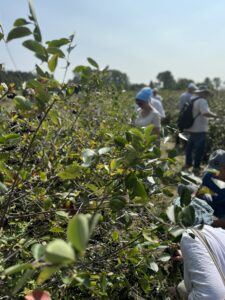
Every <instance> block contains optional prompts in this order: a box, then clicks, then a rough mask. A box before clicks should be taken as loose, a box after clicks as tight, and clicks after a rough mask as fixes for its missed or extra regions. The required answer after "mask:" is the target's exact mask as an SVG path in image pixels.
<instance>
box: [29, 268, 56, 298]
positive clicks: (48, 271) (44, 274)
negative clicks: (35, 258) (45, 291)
mask: <svg viewBox="0 0 225 300" xmlns="http://www.w3.org/2000/svg"><path fill="white" fill-rule="evenodd" d="M58 270H59V267H58V266H52V267H45V268H43V269H42V270H41V272H40V274H39V275H38V278H37V284H42V283H44V282H45V281H46V280H47V279H49V278H50V277H51V276H52V275H53V274H54V273H55V272H57V271H58ZM26 299H27V298H26ZM38 299H42V298H38Z"/></svg>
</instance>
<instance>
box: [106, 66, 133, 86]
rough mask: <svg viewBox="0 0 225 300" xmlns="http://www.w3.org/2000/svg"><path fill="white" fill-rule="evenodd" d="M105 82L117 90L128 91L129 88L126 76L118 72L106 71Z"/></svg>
mask: <svg viewBox="0 0 225 300" xmlns="http://www.w3.org/2000/svg"><path fill="white" fill-rule="evenodd" d="M105 80H106V81H108V83H110V84H115V86H116V87H117V88H119V89H128V88H129V86H130V82H129V78H128V76H127V74H126V73H122V72H120V71H118V70H108V72H107V75H106V76H105Z"/></svg>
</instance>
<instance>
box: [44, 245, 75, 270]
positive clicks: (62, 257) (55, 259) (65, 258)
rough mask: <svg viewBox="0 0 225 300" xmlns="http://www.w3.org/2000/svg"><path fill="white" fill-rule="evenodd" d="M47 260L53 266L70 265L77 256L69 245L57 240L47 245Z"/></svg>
mask: <svg viewBox="0 0 225 300" xmlns="http://www.w3.org/2000/svg"><path fill="white" fill-rule="evenodd" d="M45 258H46V260H47V261H49V262H51V263H53V264H68V263H72V262H74V261H75V254H74V251H73V248H72V247H71V246H70V245H69V244H68V243H66V242H65V241H63V240H60V239H56V240H54V241H52V242H50V243H49V244H48V245H47V247H46V250H45Z"/></svg>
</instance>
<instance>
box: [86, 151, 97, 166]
mask: <svg viewBox="0 0 225 300" xmlns="http://www.w3.org/2000/svg"><path fill="white" fill-rule="evenodd" d="M96 156H97V153H96V152H95V151H94V150H92V149H84V150H83V151H82V160H83V164H82V166H83V167H89V166H90V165H91V164H92V163H93V162H94V161H95V158H96Z"/></svg>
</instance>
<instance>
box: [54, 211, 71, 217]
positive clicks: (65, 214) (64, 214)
mask: <svg viewBox="0 0 225 300" xmlns="http://www.w3.org/2000/svg"><path fill="white" fill-rule="evenodd" d="M55 214H56V215H58V216H60V217H62V218H66V219H69V214H68V213H67V212H66V211H64V210H58V211H56V212H55Z"/></svg>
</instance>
